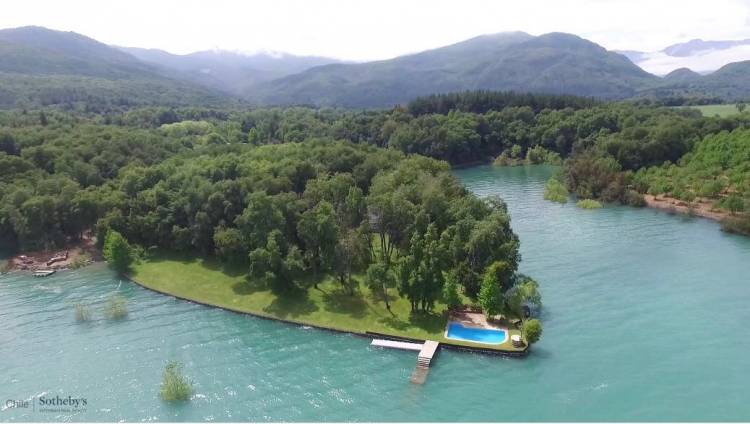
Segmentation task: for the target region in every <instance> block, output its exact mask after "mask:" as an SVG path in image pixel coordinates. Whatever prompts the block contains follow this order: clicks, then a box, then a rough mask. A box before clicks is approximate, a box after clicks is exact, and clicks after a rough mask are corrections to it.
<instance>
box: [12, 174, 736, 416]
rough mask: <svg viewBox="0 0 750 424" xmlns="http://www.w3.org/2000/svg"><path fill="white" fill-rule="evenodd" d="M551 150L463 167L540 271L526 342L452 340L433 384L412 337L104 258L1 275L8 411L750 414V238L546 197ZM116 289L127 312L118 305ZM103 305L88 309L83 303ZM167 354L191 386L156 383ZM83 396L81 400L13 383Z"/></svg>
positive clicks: (706, 225)
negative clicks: (411, 348) (391, 346)
mask: <svg viewBox="0 0 750 424" xmlns="http://www.w3.org/2000/svg"><path fill="white" fill-rule="evenodd" d="M553 171H554V170H553V169H552V168H550V167H543V166H536V167H514V168H497V167H492V166H480V167H474V168H468V169H462V170H457V171H455V173H456V175H457V176H458V177H459V178H460V179H461V180H462V181H463V182H464V183H465V184H466V186H467V187H468V188H469V189H471V190H472V191H474V192H475V193H477V194H478V195H479V196H488V195H500V196H501V197H503V198H504V199H505V200H506V201H507V202H508V204H509V209H510V212H511V216H512V219H513V222H512V226H513V228H514V230H515V231H516V232H517V233H518V234H519V236H520V238H521V252H522V255H523V262H522V265H521V271H522V272H524V273H526V274H529V275H531V276H533V277H534V278H536V279H537V280H538V281H539V283H540V285H541V288H542V291H543V296H544V308H543V311H542V316H541V318H542V319H543V322H544V335H543V337H542V341H540V342H539V343H538V344H537V345H535V346H534V348H533V352H532V353H531V354H530V355H529V356H528V357H527V358H524V359H513V358H503V357H496V356H487V355H482V354H473V353H463V352H454V351H443V352H441V353H440V355H439V356H438V357H437V359H436V360H435V361H433V367H432V368H431V371H430V374H429V376H428V378H427V382H426V384H425V385H423V386H415V385H412V384H410V383H409V376H410V375H411V372H412V370H413V369H414V366H415V362H416V358H415V354H414V353H413V352H402V351H393V350H381V349H375V348H371V347H369V340H368V339H365V338H360V337H356V336H351V335H342V334H334V333H330V332H325V331H320V330H315V329H306V328H303V327H299V326H294V325H287V324H283V323H278V322H273V321H267V320H263V319H257V318H252V317H247V316H243V315H238V314H234V313H230V312H225V311H222V310H218V309H212V308H207V307H203V306H198V305H194V304H191V303H189V302H184V301H179V300H175V299H172V298H169V297H165V296H161V295H158V294H155V293H152V292H150V291H147V290H145V289H142V288H140V287H139V286H136V285H134V284H132V283H129V282H127V281H121V280H119V279H118V278H117V277H116V276H115V275H114V274H113V273H112V272H111V271H109V270H108V269H107V268H106V267H105V266H104V265H102V264H98V265H93V266H90V267H88V268H85V269H82V270H77V271H65V272H59V273H57V274H55V275H53V276H51V277H48V278H44V279H34V278H32V277H30V276H28V275H24V274H19V273H13V274H10V275H6V276H2V277H0V359H1V360H0V379H1V380H0V382H1V383H2V384H0V399H1V400H2V410H1V411H0V421H60V420H62V421H69V420H75V421H118V420H128V421H182V420H186V421H203V420H217V421H244V420H253V421H284V420H288V421H319V420H333V421H343V420H356V421H394V420H401V421H463V420H470V421H496V420H499V421H512V420H519V421H520V420H523V421H540V420H557V421H569V420H580V421H602V420H603V421H608V420H619V421H644V420H649V421H663V420H680V421H707V420H708V421H710V420H749V419H750V403H748V402H747V400H748V399H750V385H749V384H748V383H747V381H746V380H747V377H748V375H749V373H750V360H748V357H749V356H748V355H749V352H750V340H748V331H747V327H746V326H747V323H748V322H750V308H749V307H748V301H750V278H748V271H750V238H744V237H740V236H734V235H728V234H725V233H723V232H721V231H720V229H719V225H718V224H716V223H714V222H711V221H708V220H704V219H699V218H685V217H679V216H670V215H668V214H665V213H663V212H658V211H655V210H650V209H635V208H629V207H621V206H610V205H607V206H606V207H605V208H604V209H600V210H582V209H578V208H576V207H575V205H574V203H572V202H570V203H568V204H565V205H560V204H555V203H551V202H547V201H545V200H543V199H542V193H543V189H544V183H545V181H546V180H547V178H548V177H549V176H550V175H551V174H552V172H553ZM115 292H116V293H119V294H120V295H122V296H124V297H126V298H127V299H128V307H129V315H128V318H127V319H125V320H123V321H108V320H106V319H105V318H104V317H103V314H102V307H103V304H104V302H105V301H106V299H107V297H108V296H109V295H110V294H112V293H115ZM77 302H87V303H89V304H91V310H92V311H93V320H92V321H91V322H87V323H76V322H75V320H74V305H75V304H76V303H77ZM167 360H177V361H180V362H182V363H183V364H184V371H185V373H186V374H187V375H188V376H189V378H190V379H191V380H192V381H193V385H194V389H195V390H194V391H195V395H194V398H193V399H192V401H191V402H190V403H187V404H183V405H170V404H165V403H163V402H161V401H160V400H159V398H158V391H159V384H160V382H161V374H162V372H163V369H164V365H165V363H166V361H167ZM35 396H37V397H39V396H45V397H47V398H50V397H57V396H59V397H60V398H67V397H68V396H70V397H72V398H85V399H86V408H85V411H71V412H68V411H60V412H54V411H53V412H49V411H40V410H39V409H40V408H39V406H38V405H35V404H34V403H33V402H30V406H29V408H8V407H7V406H6V400H9V399H10V400H21V401H23V400H30V399H32V398H33V397H35Z"/></svg>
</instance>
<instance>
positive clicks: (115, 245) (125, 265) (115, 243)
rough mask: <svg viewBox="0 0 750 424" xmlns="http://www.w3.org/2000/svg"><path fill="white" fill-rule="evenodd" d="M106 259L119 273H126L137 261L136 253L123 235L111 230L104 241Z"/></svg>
mask: <svg viewBox="0 0 750 424" xmlns="http://www.w3.org/2000/svg"><path fill="white" fill-rule="evenodd" d="M103 254H104V259H106V260H107V262H108V263H109V264H110V265H111V266H112V267H113V268H114V269H115V270H117V271H118V272H126V271H127V270H128V269H129V268H130V265H132V263H133V261H134V260H135V252H134V250H133V248H132V247H131V246H130V244H129V243H128V241H127V240H126V239H125V237H123V236H122V234H120V233H118V232H117V231H114V230H109V232H108V233H107V237H106V239H105V240H104V251H103Z"/></svg>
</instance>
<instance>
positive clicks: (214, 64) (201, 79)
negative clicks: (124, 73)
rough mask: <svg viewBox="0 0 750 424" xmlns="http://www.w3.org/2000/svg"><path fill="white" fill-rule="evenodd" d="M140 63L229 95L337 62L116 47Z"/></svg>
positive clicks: (230, 53) (263, 55)
mask: <svg viewBox="0 0 750 424" xmlns="http://www.w3.org/2000/svg"><path fill="white" fill-rule="evenodd" d="M118 48H119V49H120V50H122V51H124V52H127V53H129V54H131V55H133V56H135V57H136V58H138V59H140V60H142V61H143V62H146V63H149V64H152V65H156V66H157V67H159V69H160V71H161V72H162V73H164V74H166V75H169V76H178V77H180V78H182V79H186V80H189V81H192V82H195V83H198V84H201V85H205V86H208V87H211V88H215V89H219V90H222V91H224V92H227V93H230V94H236V95H239V94H242V93H244V92H246V91H247V90H248V89H249V88H250V87H252V86H253V85H255V84H258V83H260V82H265V81H270V80H273V79H276V78H281V77H284V76H287V75H291V74H295V73H298V72H302V71H304V70H306V69H310V68H312V67H315V66H320V65H326V64H329V63H340V61H338V60H336V59H330V58H326V57H318V56H295V55H291V54H287V53H255V54H252V55H246V54H241V53H236V52H230V51H224V50H207V51H200V52H195V53H190V54H186V55H176V54H171V53H168V52H166V51H163V50H158V49H143V48H136V47H118Z"/></svg>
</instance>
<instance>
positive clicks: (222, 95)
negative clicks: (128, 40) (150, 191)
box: [0, 27, 750, 108]
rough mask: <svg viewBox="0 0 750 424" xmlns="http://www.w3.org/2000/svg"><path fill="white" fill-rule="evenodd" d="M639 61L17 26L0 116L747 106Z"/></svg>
mask: <svg viewBox="0 0 750 424" xmlns="http://www.w3.org/2000/svg"><path fill="white" fill-rule="evenodd" d="M698 41H699V40H697V41H696V40H694V41H692V42H689V43H685V44H683V45H675V46H670V47H669V48H667V49H665V50H664V51H665V52H667V51H668V52H669V53H668V54H671V55H673V56H674V57H690V56H691V55H693V54H695V52H697V51H705V48H706V46H712V47H711V48H720V47H722V46H727V45H729V44H726V43H724V44H715V43H711V42H698ZM733 46H734V47H726V48H738V47H743V46H745V44H743V41H738V42H736V43H735V44H734V45H733ZM722 48H723V47H722ZM623 53H624V54H623ZM665 54H667V53H665ZM639 55H641V56H642V55H647V54H646V53H642V52H633V51H630V52H619V53H618V52H614V51H608V50H606V49H605V48H603V47H601V46H599V45H597V44H595V43H593V42H591V41H588V40H585V39H583V38H580V37H578V36H575V35H571V34H565V33H550V34H544V35H540V36H532V35H529V34H526V33H523V32H508V33H499V34H492V35H483V36H479V37H475V38H472V39H469V40H466V41H463V42H460V43H456V44H453V45H449V46H445V47H441V48H437V49H433V50H428V51H424V52H420V53H416V54H410V55H405V56H399V57H396V58H394V59H389V60H381V61H374V62H366V63H344V62H341V61H338V60H335V59H329V58H324V57H314V56H311V57H306V56H294V55H288V54H269V53H258V54H253V55H245V54H241V53H235V52H227V51H220V50H215V51H204V52H196V53H192V54H187V55H175V54H171V53H168V52H165V51H162V50H154V49H141V48H131V47H115V46H109V45H106V44H103V43H100V42H98V41H96V40H94V39H91V38H88V37H85V36H83V35H80V34H77V33H73V32H61V31H55V30H50V29H46V28H42V27H22V28H14V29H5V30H0V57H2V61H0V107H33V106H39V105H74V104H79V103H80V104H86V105H87V106H88V107H91V106H92V105H94V107H97V108H108V107H122V106H131V105H166V106H187V105H231V104H235V105H236V104H251V105H252V104H257V105H316V106H337V107H350V108H378V107H391V106H394V105H396V104H403V103H406V102H408V101H409V100H411V99H413V98H415V97H417V96H423V95H428V94H435V93H444V92H453V91H464V90H501V91H517V92H537V93H553V94H574V95H580V96H589V97H595V98H601V99H626V98H633V97H652V98H663V97H678V96H681V97H707V98H721V99H725V100H737V99H745V98H748V97H750V62H738V63H732V64H728V65H725V66H723V67H721V69H719V70H717V71H716V72H713V73H710V74H708V75H701V74H699V73H696V72H693V71H691V70H690V69H677V70H675V71H673V72H671V73H669V74H667V75H666V76H664V77H659V76H656V75H654V74H651V73H648V72H646V71H644V70H643V69H642V68H641V67H639V66H637V65H636V63H638V62H639V60H643V58H642V57H641V56H639ZM680 55H681V56H680ZM670 57H671V56H670ZM634 62H635V63H634Z"/></svg>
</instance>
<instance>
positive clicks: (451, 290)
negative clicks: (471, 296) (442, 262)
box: [443, 270, 462, 310]
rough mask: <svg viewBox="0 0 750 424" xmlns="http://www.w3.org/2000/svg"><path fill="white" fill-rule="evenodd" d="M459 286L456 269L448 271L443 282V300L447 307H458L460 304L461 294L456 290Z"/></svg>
mask: <svg viewBox="0 0 750 424" xmlns="http://www.w3.org/2000/svg"><path fill="white" fill-rule="evenodd" d="M460 286H461V285H460V284H459V282H458V276H457V273H456V271H455V270H450V271H448V272H447V273H446V275H445V281H444V282H443V301H444V302H445V304H446V305H448V309H451V310H453V309H458V308H459V307H460V306H461V303H462V302H461V295H460V294H459V292H458V290H459V287H460Z"/></svg>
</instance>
